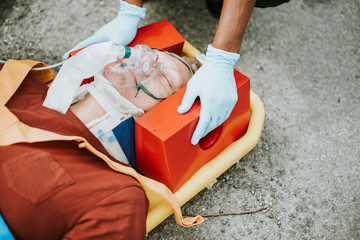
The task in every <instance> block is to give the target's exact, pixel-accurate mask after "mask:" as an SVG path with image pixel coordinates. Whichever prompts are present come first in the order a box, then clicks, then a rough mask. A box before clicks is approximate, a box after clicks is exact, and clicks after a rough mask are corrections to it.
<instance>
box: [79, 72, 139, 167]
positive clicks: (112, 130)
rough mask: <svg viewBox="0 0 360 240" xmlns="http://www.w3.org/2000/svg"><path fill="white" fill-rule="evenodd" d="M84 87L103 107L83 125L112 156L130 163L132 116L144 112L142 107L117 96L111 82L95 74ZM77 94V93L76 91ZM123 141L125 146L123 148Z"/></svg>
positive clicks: (133, 158) (131, 162) (131, 159)
mask: <svg viewBox="0 0 360 240" xmlns="http://www.w3.org/2000/svg"><path fill="white" fill-rule="evenodd" d="M86 88H87V91H88V92H89V93H90V94H91V95H92V96H93V97H94V98H95V100H96V101H97V102H98V103H99V104H100V106H101V107H102V108H103V109H104V110H105V111H106V114H105V115H103V116H102V117H100V118H97V119H94V120H93V121H91V122H90V123H88V124H87V125H86V126H87V127H88V128H89V130H90V131H91V132H92V133H93V134H94V135H95V136H96V137H97V138H98V139H99V141H100V142H101V143H102V144H103V146H104V147H105V149H106V150H107V151H108V152H109V153H110V154H111V155H112V156H113V157H115V158H116V159H117V160H119V161H122V162H124V163H127V164H129V163H130V164H131V165H133V163H134V160H135V156H134V153H135V147H134V119H137V118H138V117H140V116H141V115H142V114H144V111H143V110H142V109H140V108H137V107H136V106H135V105H134V104H132V103H131V102H129V101H128V100H127V99H126V98H124V97H123V96H121V95H120V94H119V93H118V92H117V91H116V90H115V89H114V87H113V86H111V85H110V84H106V83H104V82H103V81H101V80H99V77H98V76H97V75H95V80H94V82H93V83H90V84H88V86H87V87H86ZM79 94H81V93H78V94H77V95H79ZM131 118H134V119H131ZM129 124H130V125H129ZM120 145H121V146H120ZM124 145H126V148H128V149H124V148H125V146H124ZM124 152H125V153H127V154H125V153H124ZM129 158H130V159H129Z"/></svg>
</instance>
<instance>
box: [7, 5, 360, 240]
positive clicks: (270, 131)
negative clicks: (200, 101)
mask: <svg viewBox="0 0 360 240" xmlns="http://www.w3.org/2000/svg"><path fill="white" fill-rule="evenodd" d="M118 5H119V4H118V2H117V1H114V0H106V1H105V0H104V1H101V0H97V1H96V0H82V1H71V0H58V1H55V0H49V1H41V0H32V1H25V0H17V1H6V0H5V1H4V0H3V1H1V3H0V12H1V15H0V59H8V58H16V59H25V58H31V59H35V60H39V61H43V62H46V63H48V64H53V63H56V62H59V61H61V56H62V54H63V53H64V52H66V51H67V50H68V49H70V48H71V47H72V46H73V45H75V43H77V42H78V41H80V40H82V39H83V38H85V37H87V36H89V35H90V34H91V33H92V32H93V31H95V30H96V29H98V28H99V27H101V26H102V25H103V24H105V23H106V22H108V21H110V20H111V19H112V18H113V17H114V16H115V15H116V13H117V8H118ZM144 6H145V7H146V8H148V10H149V11H148V14H147V18H146V20H145V21H144V23H143V25H145V24H149V23H152V22H155V21H159V20H162V19H165V18H168V19H169V20H170V21H171V22H172V23H173V24H174V25H175V27H176V28H177V29H178V30H179V32H180V33H181V34H182V35H183V36H184V37H185V38H186V39H187V40H189V41H190V42H191V43H192V44H193V45H195V46H196V47H197V48H198V49H200V50H201V51H203V52H204V51H205V49H206V46H207V44H208V43H211V41H212V38H213V35H214V33H215V30H216V25H217V20H216V19H214V18H213V17H211V16H210V15H209V13H208V11H207V9H206V7H205V3H204V1H190V0H184V1H171V0H154V1H150V0H149V1H146V3H145V5H144ZM359 40H360V1H359V0H343V1H335V0H292V1H291V2H290V3H289V4H285V5H282V6H280V7H277V8H273V9H255V10H254V12H253V14H252V17H251V20H250V23H249V26H248V28H247V31H246V35H245V38H244V41H243V45H242V49H241V51H240V53H241V58H240V61H239V63H238V65H237V68H238V69H239V70H240V71H241V72H242V73H244V74H245V75H247V76H249V77H250V78H251V85H252V87H251V88H252V90H253V91H254V92H255V93H257V94H258V95H259V97H260V98H261V99H262V101H263V102H264V105H265V109H266V118H265V122H264V128H263V132H262V136H261V139H260V141H259V143H258V145H257V146H256V147H255V148H254V149H253V150H252V151H251V152H250V153H248V154H247V155H246V156H245V157H244V158H242V159H241V160H240V161H239V162H238V163H236V164H235V165H234V166H233V167H231V168H230V169H229V170H228V171H227V172H225V173H224V174H223V175H222V176H220V177H219V178H218V180H217V182H216V183H215V184H214V185H213V186H212V188H211V189H205V190H204V191H202V192H200V193H199V194H198V195H197V196H196V197H195V198H193V199H192V200H191V201H190V202H188V203H187V204H186V205H185V206H184V207H183V210H184V211H185V212H191V213H199V214H202V213H216V212H236V211H244V210H248V209H255V208H258V207H260V206H268V208H267V209H266V210H264V211H261V212H258V213H255V214H252V215H242V216H225V217H216V218H211V219H209V220H208V221H206V222H205V223H204V224H202V225H200V226H197V227H194V228H182V227H179V226H177V225H176V223H175V221H174V219H173V217H169V218H168V219H167V220H165V221H164V222H163V223H162V224H160V225H159V226H158V227H157V228H156V229H154V230H153V231H151V232H150V233H149V235H148V237H147V239H360V194H359V192H360V176H359V175H360V173H359V172H360V162H359V159H360V151H359V149H360V147H359V146H360V94H359V93H360V57H359V56H360V50H359V49H360V41H359Z"/></svg>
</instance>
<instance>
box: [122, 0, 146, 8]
mask: <svg viewBox="0 0 360 240" xmlns="http://www.w3.org/2000/svg"><path fill="white" fill-rule="evenodd" d="M125 2H127V3H130V4H134V5H136V6H138V7H142V5H143V1H142V0H125Z"/></svg>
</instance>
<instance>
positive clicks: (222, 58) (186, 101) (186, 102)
mask: <svg viewBox="0 0 360 240" xmlns="http://www.w3.org/2000/svg"><path fill="white" fill-rule="evenodd" d="M239 57H240V54H237V53H231V52H226V51H224V50H221V49H217V48H214V47H212V46H211V45H209V46H208V49H207V51H206V60H205V62H204V64H203V66H201V67H200V69H199V70H198V71H197V72H196V73H195V75H194V76H193V77H192V78H191V79H190V81H189V82H188V84H187V88H186V92H185V95H184V97H183V99H182V102H181V105H180V106H179V108H178V110H177V111H178V113H180V114H182V113H185V112H187V111H189V109H190V108H191V106H192V105H193V103H194V101H195V99H196V98H197V97H200V102H201V110H200V118H199V122H198V124H197V126H196V129H195V131H194V133H193V136H192V138H191V144H193V145H196V144H197V143H198V142H199V140H200V139H201V138H202V137H204V136H205V135H206V134H208V133H209V132H211V131H212V130H213V129H215V128H216V127H218V126H220V125H221V124H222V123H223V122H224V121H225V120H226V119H227V118H228V117H229V116H230V113H231V112H232V110H233V108H234V106H235V104H236V102H237V99H238V96H237V89H236V83H235V77H234V66H235V64H236V62H237V61H238V60H239Z"/></svg>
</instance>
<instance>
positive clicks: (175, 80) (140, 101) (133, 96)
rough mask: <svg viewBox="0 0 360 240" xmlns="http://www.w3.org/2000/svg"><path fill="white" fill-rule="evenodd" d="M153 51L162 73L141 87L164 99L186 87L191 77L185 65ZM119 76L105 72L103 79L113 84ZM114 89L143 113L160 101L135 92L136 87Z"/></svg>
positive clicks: (165, 54) (162, 53) (167, 55)
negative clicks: (156, 55)
mask: <svg viewBox="0 0 360 240" xmlns="http://www.w3.org/2000/svg"><path fill="white" fill-rule="evenodd" d="M154 51H155V52H156V53H157V54H158V56H159V60H160V61H161V62H162V65H163V72H162V74H160V75H159V76H158V77H156V78H154V79H152V80H150V81H148V82H146V83H144V84H143V85H144V86H145V87H146V89H148V90H149V91H150V92H151V93H152V94H153V95H154V96H155V97H158V98H163V97H165V98H166V97H169V96H170V95H171V94H173V93H174V92H176V91H178V90H180V89H181V88H182V87H184V86H185V85H186V83H187V82H188V81H189V80H190V77H191V76H190V72H189V70H188V68H187V67H186V65H185V64H184V63H182V62H181V61H180V60H178V59H176V58H174V57H172V56H170V55H169V54H168V53H165V52H162V51H157V50H154ZM114 64H117V63H110V64H109V65H107V66H106V67H105V69H106V68H107V67H111V66H112V65H114ZM119 74H122V73H114V72H111V73H109V72H107V71H105V73H104V77H105V78H106V79H108V80H109V81H110V82H113V81H115V80H116V79H118V78H119ZM116 89H117V91H118V92H119V93H120V94H121V95H122V96H123V97H125V98H126V99H127V100H129V101H130V102H132V103H133V104H134V105H135V106H136V107H138V108H141V109H143V110H144V111H148V110H150V109H151V108H153V107H154V106H155V105H156V104H158V103H159V102H160V101H161V100H156V99H154V98H152V97H150V96H149V95H147V94H146V93H145V92H144V91H142V90H140V91H139V92H137V88H136V87H129V88H123V89H120V88H116Z"/></svg>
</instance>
